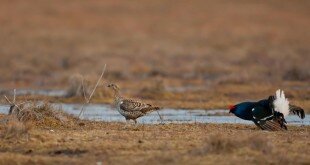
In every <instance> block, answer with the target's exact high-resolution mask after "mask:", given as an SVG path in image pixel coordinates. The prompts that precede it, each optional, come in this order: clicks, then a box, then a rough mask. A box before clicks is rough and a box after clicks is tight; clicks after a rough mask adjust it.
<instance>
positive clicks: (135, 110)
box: [107, 84, 161, 124]
mask: <svg viewBox="0 0 310 165" xmlns="http://www.w3.org/2000/svg"><path fill="white" fill-rule="evenodd" d="M107 87H109V88H111V89H112V90H113V91H114V99H115V100H114V101H115V106H116V108H117V110H118V112H119V113H120V114H121V115H122V116H124V117H125V119H126V123H129V121H130V120H133V121H134V122H135V124H137V119H138V118H139V117H142V116H144V115H146V114H148V113H150V112H152V111H156V110H159V109H161V108H160V107H157V106H152V105H151V104H146V103H143V102H140V101H136V100H131V99H125V98H123V97H122V96H121V95H120V93H119V90H120V89H119V87H118V86H117V85H115V84H109V85H108V86H107Z"/></svg>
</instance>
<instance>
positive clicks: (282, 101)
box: [273, 89, 290, 116]
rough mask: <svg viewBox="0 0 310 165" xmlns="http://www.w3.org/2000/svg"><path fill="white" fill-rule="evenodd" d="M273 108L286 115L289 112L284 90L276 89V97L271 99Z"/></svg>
mask: <svg viewBox="0 0 310 165" xmlns="http://www.w3.org/2000/svg"><path fill="white" fill-rule="evenodd" d="M273 105H274V110H275V111H277V112H280V113H282V114H283V115H284V116H287V115H288V114H289V113H290V110H289V101H288V99H287V98H285V95H284V91H283V90H281V89H278V90H277V92H276V98H275V100H274V101H273Z"/></svg>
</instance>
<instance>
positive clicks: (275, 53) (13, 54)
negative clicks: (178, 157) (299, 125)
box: [0, 0, 310, 110]
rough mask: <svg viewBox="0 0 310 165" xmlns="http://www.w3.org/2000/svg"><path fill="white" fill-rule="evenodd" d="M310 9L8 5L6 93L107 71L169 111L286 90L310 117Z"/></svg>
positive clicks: (222, 4) (289, 5)
mask: <svg viewBox="0 0 310 165" xmlns="http://www.w3.org/2000/svg"><path fill="white" fill-rule="evenodd" d="M309 8H310V3H309V1H307V0H298V1H290V0H284V1H277V0H271V1H266V2H264V1H258V0H251V1H243V0H233V1H228V0H221V1H211V0H209V1H205V0H193V1H191V2H187V1H153V2H151V1H141V0H135V1H130V2H129V1H128V2H124V1H119V0H116V1H115V0H113V1H92V0H91V1H81V0H77V1H74V2H73V1H65V2H64V1H60V0H56V1H47V0H43V1H34V0H30V1H27V2H26V1H22V0H16V1H7V0H2V1H1V5H0V24H1V28H0V36H1V37H0V45H1V48H0V56H1V60H0V74H1V76H0V85H1V86H0V87H1V88H2V89H12V88H41V89H47V88H48V89H51V88H58V89H66V88H67V87H68V86H69V85H70V81H69V80H70V78H71V77H72V75H75V74H81V75H83V76H84V77H85V78H86V79H88V80H89V81H92V82H93V84H94V82H95V81H96V79H97V77H98V75H99V74H100V72H101V70H102V67H103V65H104V64H107V66H108V67H107V72H106V74H105V82H104V83H103V84H104V85H105V84H106V83H108V82H115V83H117V84H119V85H120V87H121V88H122V89H123V90H124V91H123V92H124V93H125V94H126V95H128V96H131V97H139V98H143V99H149V100H150V101H160V102H161V104H162V105H164V106H167V107H169V106H170V107H181V108H197V107H198V108H208V109H209V108H225V107H226V104H227V103H234V102H238V101H242V100H247V99H249V100H252V99H253V100H254V99H260V98H265V97H267V96H269V95H271V94H273V93H274V92H275V90H276V89H278V88H282V89H284V90H285V91H287V93H288V96H289V98H290V99H291V100H292V101H293V102H296V103H297V104H300V105H302V106H303V107H305V109H306V110H308V109H309V108H310V104H309V96H310V88H309V82H310V69H309V66H310V55H309V54H310V46H309V43H310V31H309V29H310V21H309V16H310V13H309V10H308V9H309ZM158 84H159V85H158ZM157 86H162V88H163V90H162V91H161V92H154V88H155V91H156V87H157ZM101 87H102V86H101ZM102 88H103V87H102ZM102 88H101V89H102ZM179 89H181V92H180V90H179ZM182 89H183V90H182ZM184 89H185V90H184ZM102 90H103V89H102ZM145 90H146V91H148V92H145ZM159 98H160V99H161V100H158V99H159ZM98 101H99V102H108V100H107V99H103V98H102V99H98Z"/></svg>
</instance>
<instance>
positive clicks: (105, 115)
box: [0, 104, 310, 125]
mask: <svg viewBox="0 0 310 165" xmlns="http://www.w3.org/2000/svg"><path fill="white" fill-rule="evenodd" d="M53 106H54V107H55V108H56V109H62V110H63V111H65V112H67V113H69V114H73V115H75V116H77V115H78V114H79V112H80V110H81V108H82V104H53ZM8 109H9V106H8V105H0V113H8ZM159 113H160V114H161V116H162V117H163V123H195V122H196V123H238V124H253V122H251V121H246V120H242V119H239V118H237V117H235V116H228V115H229V114H228V113H227V110H184V109H179V110H178V109H163V110H161V111H159ZM225 115H226V116H225ZM83 119H87V120H95V121H106V122H125V118H124V117H123V116H121V115H120V114H119V113H118V111H117V110H115V109H114V108H112V107H111V106H109V105H106V104H91V105H87V106H85V113H84V115H83ZM286 121H287V122H288V124H292V125H310V115H306V118H305V119H303V120H301V119H299V118H298V116H295V115H289V116H287V117H286ZM138 122H139V123H143V124H159V123H161V122H162V121H161V120H160V118H159V116H158V114H157V112H152V113H150V114H148V115H146V116H144V117H141V118H139V119H138Z"/></svg>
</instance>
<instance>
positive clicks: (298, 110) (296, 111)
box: [289, 104, 305, 119]
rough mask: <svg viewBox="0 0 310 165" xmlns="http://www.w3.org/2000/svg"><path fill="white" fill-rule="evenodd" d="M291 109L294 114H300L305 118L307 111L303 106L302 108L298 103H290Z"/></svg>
mask: <svg viewBox="0 0 310 165" xmlns="http://www.w3.org/2000/svg"><path fill="white" fill-rule="evenodd" d="M289 109H290V112H291V113H293V114H294V115H297V116H299V117H300V118H301V119H304V118H305V111H304V110H303V109H302V108H300V107H298V106H296V105H292V104H290V105H289Z"/></svg>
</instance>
